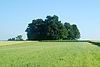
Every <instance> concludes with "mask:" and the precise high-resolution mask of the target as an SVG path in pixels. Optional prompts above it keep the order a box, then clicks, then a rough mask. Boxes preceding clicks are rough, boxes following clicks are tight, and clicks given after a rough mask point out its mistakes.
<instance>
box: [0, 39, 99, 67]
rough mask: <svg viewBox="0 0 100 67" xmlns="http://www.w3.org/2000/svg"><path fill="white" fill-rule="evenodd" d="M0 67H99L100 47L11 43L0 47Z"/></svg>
mask: <svg viewBox="0 0 100 67" xmlns="http://www.w3.org/2000/svg"><path fill="white" fill-rule="evenodd" d="M15 42H16V41H15ZM4 43H5V42H4ZM8 44H9V42H8ZM0 45H4V44H3V43H1V42H0ZM0 67H100V47H97V46H96V45H92V44H90V43H88V42H34V41H32V42H27V41H25V42H23V41H22V42H21V43H17V44H16V43H14V44H12V43H11V45H10V44H9V45H8V46H2V47H0Z"/></svg>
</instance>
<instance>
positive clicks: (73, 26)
mask: <svg viewBox="0 0 100 67" xmlns="http://www.w3.org/2000/svg"><path fill="white" fill-rule="evenodd" d="M72 31H73V37H74V39H79V38H80V32H79V30H78V28H77V26H76V25H75V24H73V25H72Z"/></svg>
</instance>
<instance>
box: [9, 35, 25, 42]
mask: <svg viewBox="0 0 100 67" xmlns="http://www.w3.org/2000/svg"><path fill="white" fill-rule="evenodd" d="M8 41H23V38H22V35H18V36H17V37H15V38H10V39H8Z"/></svg>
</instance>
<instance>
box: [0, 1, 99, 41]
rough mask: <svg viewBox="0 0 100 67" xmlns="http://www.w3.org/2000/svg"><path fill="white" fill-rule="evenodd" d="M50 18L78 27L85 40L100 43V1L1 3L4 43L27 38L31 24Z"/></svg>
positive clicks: (0, 23) (1, 28) (0, 30)
mask: <svg viewBox="0 0 100 67" xmlns="http://www.w3.org/2000/svg"><path fill="white" fill-rule="evenodd" d="M47 15H51V16H53V15H57V16H59V20H60V21H62V23H64V22H69V23H70V24H76V25H77V26H78V28H79V30H80V33H81V39H83V40H87V39H90V40H100V30H99V29H100V0H0V40H7V39H8V38H12V37H16V36H17V35H23V38H24V39H27V36H26V33H25V29H26V28H27V26H28V24H29V23H31V22H32V20H33V19H38V18H41V19H45V18H46V16H47Z"/></svg>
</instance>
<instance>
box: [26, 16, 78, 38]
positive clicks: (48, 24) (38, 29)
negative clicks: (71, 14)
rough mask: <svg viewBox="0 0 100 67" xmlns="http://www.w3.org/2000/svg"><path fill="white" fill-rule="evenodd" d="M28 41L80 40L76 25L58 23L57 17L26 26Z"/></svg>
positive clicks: (50, 17)
mask: <svg viewBox="0 0 100 67" xmlns="http://www.w3.org/2000/svg"><path fill="white" fill-rule="evenodd" d="M25 31H26V32H27V37H28V40H76V39H79V38H80V32H79V30H78V28H77V25H75V24H73V25H70V23H67V22H65V23H64V24H62V23H61V21H59V17H58V16H56V15H54V16H47V17H46V19H45V20H43V19H35V20H32V23H30V24H28V27H27V29H26V30H25Z"/></svg>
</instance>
